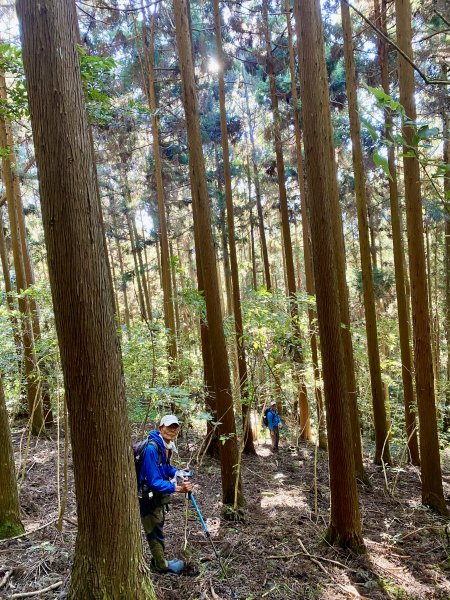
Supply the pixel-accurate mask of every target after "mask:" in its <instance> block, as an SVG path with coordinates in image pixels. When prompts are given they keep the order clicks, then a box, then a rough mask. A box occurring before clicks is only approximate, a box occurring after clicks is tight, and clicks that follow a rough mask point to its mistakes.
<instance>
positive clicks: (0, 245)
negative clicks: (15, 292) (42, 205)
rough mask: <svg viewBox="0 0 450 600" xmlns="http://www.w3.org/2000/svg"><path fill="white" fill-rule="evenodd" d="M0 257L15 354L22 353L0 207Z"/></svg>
mask: <svg viewBox="0 0 450 600" xmlns="http://www.w3.org/2000/svg"><path fill="white" fill-rule="evenodd" d="M0 257H1V261H2V273H3V281H4V282H5V293H6V304H7V306H8V311H9V314H10V320H11V327H12V330H13V334H14V344H15V346H16V352H17V355H18V356H20V355H21V354H22V341H21V339H20V332H19V326H18V323H17V319H16V317H15V316H14V311H15V310H16V306H15V303H14V299H13V296H12V286H11V277H10V274H9V260H8V250H7V247H6V239H5V229H4V223H3V210H2V209H1V208H0Z"/></svg>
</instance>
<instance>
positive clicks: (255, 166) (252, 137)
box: [242, 67, 272, 291]
mask: <svg viewBox="0 0 450 600" xmlns="http://www.w3.org/2000/svg"><path fill="white" fill-rule="evenodd" d="M242 74H243V78H244V94H245V106H246V110H247V119H248V134H249V137H250V145H251V156H252V165H253V182H254V184H255V197H256V211H257V213H258V225H259V239H260V241H261V252H262V258H263V263H264V277H265V280H266V288H267V289H268V290H269V291H270V290H271V289H272V282H271V278H270V264H269V253H268V252H267V241H266V230H265V228H264V215H263V210H262V204H261V187H260V184H259V174H258V162H257V160H256V148H255V133H254V127H253V121H252V115H251V112H250V103H249V97H248V83H247V78H246V73H245V67H242Z"/></svg>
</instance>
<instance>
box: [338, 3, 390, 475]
mask: <svg viewBox="0 0 450 600" xmlns="http://www.w3.org/2000/svg"><path fill="white" fill-rule="evenodd" d="M341 15H342V28H343V34H344V57H345V79H346V88H347V99H348V114H349V119H350V136H351V140H352V157H353V172H354V176H355V198H356V208H357V214H358V239H359V251H360V257H361V272H362V284H363V296H364V314H365V320H366V336H367V354H368V359H369V370H370V383H371V388H372V405H373V419H374V426H375V457H374V462H375V464H381V462H384V463H390V462H391V456H390V452H389V435H388V428H387V417H386V407H385V404H384V393H383V382H382V380H381V365H380V350H379V347H378V331H377V317H376V310H375V295H374V291H373V274H372V262H371V255H370V241H369V223H368V216H367V198H366V189H365V180H366V179H365V173H364V159H363V153H362V146H361V131H360V124H359V115H358V99H357V94H356V69H355V59H354V55H353V42H352V23H351V19H350V9H349V6H348V4H347V3H346V2H345V1H344V0H341Z"/></svg>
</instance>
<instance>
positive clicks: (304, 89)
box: [294, 0, 364, 551]
mask: <svg viewBox="0 0 450 600" xmlns="http://www.w3.org/2000/svg"><path fill="white" fill-rule="evenodd" d="M294 6H295V10H296V17H298V18H297V38H298V41H299V57H300V84H301V88H300V89H301V98H302V105H303V113H304V140H305V159H306V169H307V174H308V186H309V188H308V189H309V194H308V196H307V200H308V210H309V216H310V224H311V240H312V250H313V263H314V275H315V282H316V293H317V314H318V320H319V332H320V347H321V352H322V368H323V379H324V391H325V402H326V408H327V431H328V447H329V452H328V461H329V468H330V493H331V514H330V525H329V529H328V535H327V537H328V540H329V541H330V542H331V543H339V544H341V545H344V546H350V547H352V548H354V549H355V550H357V551H364V542H363V539H362V537H361V521H360V513H359V505H358V490H357V487H356V479H355V466H354V453H353V452H352V433H351V425H350V419H349V413H348V400H347V390H346V386H345V378H344V377H343V374H344V373H345V368H344V349H343V345H342V336H341V317H340V310H339V300H340V298H339V295H340V294H339V284H338V279H337V270H338V265H337V261H336V251H335V242H334V236H333V223H332V219H333V214H332V211H331V202H332V200H331V197H332V196H333V194H334V195H335V196H336V197H335V200H334V201H335V202H337V201H338V198H337V181H336V167H335V163H334V149H333V137H332V128H331V116H330V111H329V105H330V100H329V95H328V80H327V74H326V67H325V55H324V47H323V30H322V20H321V14H320V3H319V0H302V1H301V2H300V0H295V2H294ZM310 165H311V168H309V166H310Z"/></svg>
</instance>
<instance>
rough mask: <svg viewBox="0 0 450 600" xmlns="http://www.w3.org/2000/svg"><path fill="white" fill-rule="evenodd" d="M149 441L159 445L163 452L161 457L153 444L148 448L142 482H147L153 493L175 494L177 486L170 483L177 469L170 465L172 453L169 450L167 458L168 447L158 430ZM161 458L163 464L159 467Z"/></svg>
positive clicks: (143, 465)
mask: <svg viewBox="0 0 450 600" xmlns="http://www.w3.org/2000/svg"><path fill="white" fill-rule="evenodd" d="M149 439H150V441H152V442H156V443H157V444H158V447H159V449H160V451H161V457H160V454H159V452H158V450H157V449H156V448H155V447H154V446H153V444H149V445H148V446H147V448H146V450H145V454H144V462H143V464H142V469H141V477H140V480H141V481H145V482H146V483H147V485H148V487H149V488H150V489H151V490H152V491H153V492H160V493H162V494H173V493H174V491H175V487H176V486H175V484H174V483H171V482H170V481H169V479H171V478H172V477H174V475H175V473H176V469H175V467H172V465H171V464H170V457H171V455H172V451H171V450H169V455H168V457H167V458H166V447H165V446H164V442H163V439H162V437H161V434H160V433H159V431H158V430H156V429H155V430H154V431H152V432H151V433H150V435H149ZM161 458H162V464H161V466H159V463H160V462H161Z"/></svg>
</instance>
